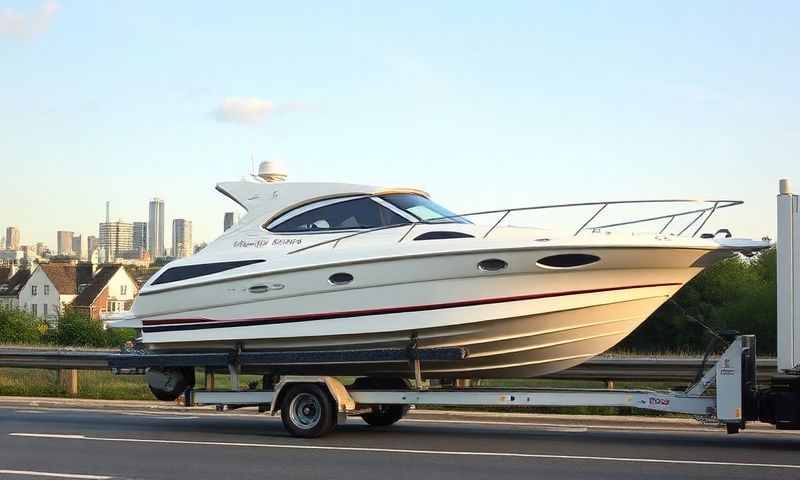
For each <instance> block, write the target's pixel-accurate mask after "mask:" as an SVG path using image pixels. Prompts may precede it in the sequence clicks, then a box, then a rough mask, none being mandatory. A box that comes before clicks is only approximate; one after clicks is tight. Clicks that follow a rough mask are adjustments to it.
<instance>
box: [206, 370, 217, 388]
mask: <svg viewBox="0 0 800 480" xmlns="http://www.w3.org/2000/svg"><path fill="white" fill-rule="evenodd" d="M214 383H215V382H214V369H213V368H211V367H206V390H214Z"/></svg>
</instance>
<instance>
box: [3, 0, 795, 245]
mask: <svg viewBox="0 0 800 480" xmlns="http://www.w3.org/2000/svg"><path fill="white" fill-rule="evenodd" d="M779 4H780V5H779V7H776V8H762V7H761V6H759V5H757V4H754V3H747V2H736V1H733V2H715V1H711V2H704V3H702V4H673V3H662V4H658V3H640V2H619V3H615V4H610V5H609V4H605V3H603V4H601V3H592V2H588V3H586V4H584V5H581V6H580V7H578V6H576V5H572V4H569V3H552V4H540V3H534V2H507V3H505V4H504V5H502V6H500V7H497V6H492V5H488V4H481V3H478V2H474V3H471V2H466V3H463V2H459V3H456V2H441V3H437V4H436V5H431V4H429V3H425V4H422V3H417V4H413V3H412V4H408V5H404V6H403V8H397V9H392V10H391V11H390V10H388V8H387V7H386V6H384V5H379V4H375V5H370V4H348V5H345V6H342V5H324V4H322V5H317V6H316V7H314V8H309V9H299V8H296V7H293V6H291V5H265V4H262V3H260V2H242V3H237V4H236V5H234V6H226V7H225V8H223V7H221V6H219V5H215V4H198V5H192V8H191V14H187V13H186V8H185V6H183V5H181V4H177V3H167V4H155V3H147V2H144V3H141V4H136V5H131V6H129V8H128V9H127V10H123V9H120V8H119V7H118V6H115V5H114V4H113V3H103V2H100V3H92V4H84V3H78V2H72V3H69V4H66V3H65V4H64V5H61V6H60V8H59V9H58V10H57V11H54V13H53V15H52V17H51V18H49V22H48V24H47V25H46V28H41V29H37V30H36V32H35V34H32V35H30V36H20V35H17V34H15V33H14V32H3V31H0V42H1V44H2V48H3V52H4V64H7V65H11V66H13V68H9V69H7V71H4V75H3V78H2V80H0V82H2V85H3V86H4V87H5V88H2V89H0V102H1V103H2V105H3V112H2V114H0V129H2V131H3V132H4V134H5V136H4V138H5V139H6V141H4V142H3V145H2V147H0V158H2V159H3V160H2V161H3V162H4V165H7V166H9V167H12V166H13V175H5V176H3V177H2V179H0V203H2V204H3V205H13V206H14V208H13V209H10V212H9V213H7V214H6V215H4V217H3V219H2V220H1V221H3V222H5V223H6V224H7V225H16V226H18V227H19V228H20V229H21V231H22V232H23V239H22V243H23V244H31V243H35V242H42V241H43V242H45V243H47V244H48V245H55V236H54V233H55V231H56V230H64V231H73V232H83V233H87V232H93V231H94V229H95V228H96V224H97V223H98V222H100V221H102V219H103V213H102V212H103V209H102V202H104V201H105V200H111V201H112V203H113V204H114V205H115V214H114V219H119V218H122V219H126V220H127V221H140V220H146V217H144V218H143V216H142V215H143V213H144V214H145V215H146V212H143V211H142V206H143V205H145V204H146V202H147V201H148V200H149V199H150V198H153V197H159V198H163V199H164V200H165V202H166V203H168V204H169V206H168V208H169V210H168V218H166V219H165V222H166V225H167V226H166V228H167V229H168V228H169V222H170V221H171V219H172V218H187V219H192V221H193V230H194V232H193V235H194V237H195V239H196V241H197V242H201V241H210V240H212V239H213V238H215V237H216V236H217V235H219V234H220V233H221V228H220V227H221V222H220V220H219V219H221V218H223V215H224V212H226V211H230V210H233V209H236V211H237V212H241V210H239V209H238V207H236V206H235V205H234V204H233V203H232V202H231V201H230V200H229V199H227V198H225V197H223V196H222V195H219V194H218V193H217V192H216V191H214V185H215V184H216V183H217V182H220V181H229V180H236V179H238V178H241V177H242V176H243V175H246V174H247V173H249V172H250V171H251V168H252V167H251V161H253V160H254V163H256V164H257V163H258V162H260V161H263V160H268V159H273V158H280V159H283V160H284V161H285V165H286V167H287V170H288V173H289V180H290V181H333V182H351V183H359V184H376V185H397V186H409V187H419V188H422V189H424V190H426V191H429V192H431V193H432V195H433V199H434V200H436V201H437V202H439V203H441V204H442V205H444V206H446V207H447V208H449V209H450V210H452V211H454V212H460V213H463V212H469V211H475V210H490V209H497V208H504V207H508V206H513V207H523V206H531V205H543V204H558V203H571V202H583V201H598V200H625V199H653V198H733V199H741V200H744V201H745V204H744V205H743V206H742V207H738V208H735V209H728V210H729V211H721V212H719V215H718V218H717V221H716V222H714V224H713V225H710V226H709V227H732V228H735V231H734V233H735V234H736V235H737V236H739V235H742V236H752V237H760V236H762V235H770V236H774V232H775V224H774V220H773V219H774V211H775V193H776V181H777V179H778V178H780V177H789V178H794V179H795V182H796V183H798V182H800V167H798V163H797V161H796V158H795V157H796V154H795V152H796V151H797V150H798V140H797V137H796V135H794V132H796V131H797V130H798V127H800V125H798V121H799V120H798V119H797V115H796V113H795V108H794V105H796V104H797V103H798V100H799V99H798V93H797V89H796V84H797V83H798V81H800V66H799V65H798V63H797V62H796V61H795V59H796V58H797V56H798V55H800V44H798V43H797V42H796V41H795V40H796V22H794V19H796V18H797V17H798V14H800V4H798V3H796V2H779ZM39 5H41V3H40V2H38V1H37V0H28V1H22V0H12V1H11V3H10V4H9V5H8V6H7V7H6V8H8V11H9V12H12V13H11V14H10V15H11V17H13V18H20V19H26V18H31V17H30V16H28V15H27V14H28V13H29V12H35V11H36V9H37V6H39ZM163 18H170V19H173V21H170V22H163V21H161V20H160V19H163ZM133 19H140V20H141V23H140V22H138V21H134V20H133ZM264 19H275V20H276V21H275V22H273V23H271V24H270V28H264ZM321 19H324V20H325V21H322V22H321V21H320V20H321ZM221 20H224V21H221ZM142 24H146V25H148V31H147V34H146V35H143V34H142V32H141V30H140V29H139V28H140V26H141V25H142ZM89 27H91V28H89ZM174 38H181V39H183V40H182V41H181V42H180V43H179V44H175V43H174V42H172V40H173V39H174ZM87 52H90V53H91V54H87ZM120 52H125V54H126V61H125V62H124V63H122V64H120V62H119V53H120ZM152 52H159V55H153V54H152ZM265 57H266V58H269V59H270V61H269V62H254V61H253V58H265ZM209 58H213V59H214V62H213V64H210V63H209ZM109 65H115V68H109V67H108V66H109ZM33 72H44V73H47V74H37V75H33V74H32V73H33ZM53 72H57V74H53ZM88 73H91V74H88ZM321 79H324V81H323V80H321ZM65 159H66V160H65ZM251 159H253V160H251ZM754 167H755V168H754ZM82 185H91V186H92V187H91V188H82V187H81V186H82ZM32 186H35V187H36V189H37V190H38V191H43V192H48V193H49V194H50V196H49V198H42V199H37V200H36V201H31V200H29V198H30V195H31V193H30V192H31V188H32ZM76 186H77V188H76ZM20 199H23V200H25V201H20ZM42 207H46V208H47V209H48V210H47V215H41V209H42ZM54 219H57V224H54V223H53V222H54ZM164 237H165V239H168V238H170V237H169V232H165V235H164Z"/></svg>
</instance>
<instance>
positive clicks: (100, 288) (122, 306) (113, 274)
mask: <svg viewBox="0 0 800 480" xmlns="http://www.w3.org/2000/svg"><path fill="white" fill-rule="evenodd" d="M138 291H139V287H138V285H137V284H136V280H134V278H133V277H132V276H131V274H130V273H129V272H128V270H126V269H125V267H124V266H122V265H109V266H105V267H103V268H101V269H100V270H99V271H98V272H97V273H96V274H95V276H94V278H93V279H92V282H91V283H89V284H88V285H86V286H85V287H84V288H82V289H81V292H80V293H79V294H78V296H77V297H76V298H75V300H74V301H73V302H72V308H73V309H74V310H75V311H77V312H81V313H83V314H85V315H87V316H89V317H90V318H92V319H95V320H99V319H100V315H101V314H102V313H104V312H120V311H123V310H129V309H130V307H131V304H132V303H133V299H134V298H135V297H136V295H137V293H138Z"/></svg>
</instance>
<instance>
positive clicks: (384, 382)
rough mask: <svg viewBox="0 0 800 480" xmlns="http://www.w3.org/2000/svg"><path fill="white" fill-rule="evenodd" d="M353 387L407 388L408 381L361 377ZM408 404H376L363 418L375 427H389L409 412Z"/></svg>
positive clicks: (378, 388) (368, 388)
mask: <svg viewBox="0 0 800 480" xmlns="http://www.w3.org/2000/svg"><path fill="white" fill-rule="evenodd" d="M353 387H355V388H363V389H367V390H381V389H387V390H407V389H409V388H410V387H409V385H408V382H407V381H406V380H405V379H404V378H381V377H361V378H357V379H356V381H355V382H353ZM409 408H410V407H409V406H408V405H376V406H375V407H374V408H373V409H372V411H371V412H369V413H364V414H362V415H361V418H362V419H363V420H364V421H365V422H367V424H369V425H371V426H373V427H388V426H389V425H392V424H394V423H397V422H398V421H400V419H402V418H403V417H404V416H405V415H406V413H408V409H409Z"/></svg>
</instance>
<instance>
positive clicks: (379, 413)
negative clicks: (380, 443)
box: [361, 405, 408, 427]
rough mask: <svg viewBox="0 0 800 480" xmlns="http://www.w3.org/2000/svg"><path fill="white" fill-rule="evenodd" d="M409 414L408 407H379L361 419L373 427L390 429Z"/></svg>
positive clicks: (363, 415)
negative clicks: (390, 426)
mask: <svg viewBox="0 0 800 480" xmlns="http://www.w3.org/2000/svg"><path fill="white" fill-rule="evenodd" d="M407 412H408V405H378V406H377V407H374V408H373V410H372V411H371V412H369V413H364V414H362V415H361V418H362V419H363V420H364V421H365V422H367V423H368V424H369V425H370V426H372V427H388V426H389V425H392V424H394V423H397V422H399V421H400V419H401V418H403V417H404V416H405V415H406V413H407Z"/></svg>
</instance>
